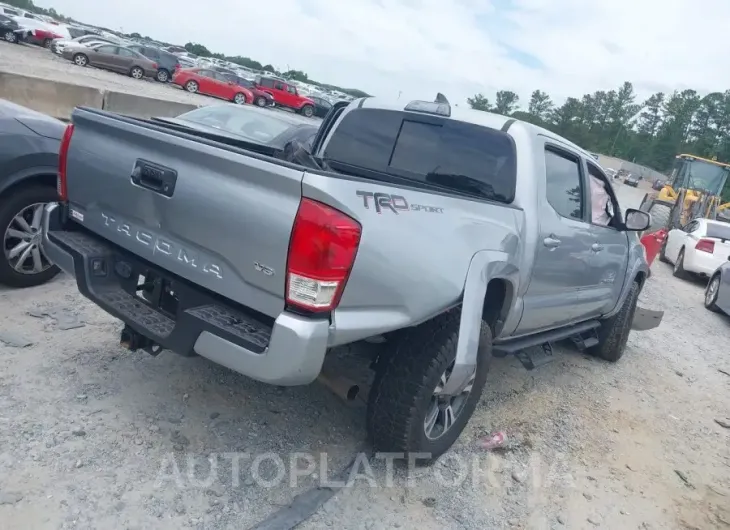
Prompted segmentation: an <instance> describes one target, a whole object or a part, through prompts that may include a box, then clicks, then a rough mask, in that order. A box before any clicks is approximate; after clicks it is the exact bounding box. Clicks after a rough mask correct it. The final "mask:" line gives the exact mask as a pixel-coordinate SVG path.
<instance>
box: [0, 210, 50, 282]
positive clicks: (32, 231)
mask: <svg viewBox="0 0 730 530" xmlns="http://www.w3.org/2000/svg"><path fill="white" fill-rule="evenodd" d="M44 207H45V203H35V204H31V205H29V206H26V207H25V208H23V209H22V210H21V211H20V212H19V213H18V214H17V215H16V216H15V217H13V219H12V220H11V221H10V224H9V225H8V226H7V228H6V229H5V233H4V235H3V250H4V253H5V259H7V260H8V263H9V264H10V266H11V267H12V268H13V270H15V271H16V272H18V273H20V274H38V273H41V272H43V271H46V270H48V269H49V268H50V267H51V266H52V264H51V261H50V260H49V259H48V257H47V256H46V254H45V252H44V251H43V247H42V246H41V241H42V234H41V221H42V219H43V208H44Z"/></svg>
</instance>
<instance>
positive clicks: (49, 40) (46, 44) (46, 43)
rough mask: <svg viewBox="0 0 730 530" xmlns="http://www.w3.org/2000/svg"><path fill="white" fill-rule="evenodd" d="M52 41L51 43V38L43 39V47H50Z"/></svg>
mask: <svg viewBox="0 0 730 530" xmlns="http://www.w3.org/2000/svg"><path fill="white" fill-rule="evenodd" d="M52 43H53V40H52V39H45V40H44V41H43V47H44V48H46V49H50V48H51V44H52Z"/></svg>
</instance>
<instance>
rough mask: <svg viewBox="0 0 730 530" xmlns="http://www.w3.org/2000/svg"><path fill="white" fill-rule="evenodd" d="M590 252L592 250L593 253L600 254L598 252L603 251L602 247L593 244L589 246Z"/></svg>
mask: <svg viewBox="0 0 730 530" xmlns="http://www.w3.org/2000/svg"><path fill="white" fill-rule="evenodd" d="M591 250H592V251H593V252H600V251H602V250H603V245H599V244H598V243H593V244H592V245H591Z"/></svg>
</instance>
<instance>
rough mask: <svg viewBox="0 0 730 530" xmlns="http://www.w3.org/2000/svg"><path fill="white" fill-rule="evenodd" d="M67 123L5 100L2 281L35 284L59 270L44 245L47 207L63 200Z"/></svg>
mask: <svg viewBox="0 0 730 530" xmlns="http://www.w3.org/2000/svg"><path fill="white" fill-rule="evenodd" d="M65 128H66V125H65V124H64V123H63V122H60V121H58V120H56V119H54V118H50V117H48V116H46V115H45V114H40V113H38V112H35V111H33V110H30V109H28V108H25V107H21V106H19V105H16V104H14V103H10V102H9V101H6V100H4V99H0V137H2V141H1V142H0V241H1V242H2V251H0V284H3V285H6V286H10V287H31V286H34V285H39V284H41V283H44V282H46V281H48V280H50V279H51V278H53V277H54V276H55V275H56V274H57V273H58V272H59V271H58V268H56V267H55V266H53V264H52V263H51V262H50V260H49V259H48V256H47V255H46V253H45V252H44V250H43V248H42V246H41V244H40V243H41V238H40V228H41V214H42V211H43V207H44V206H45V205H46V204H48V203H49V202H53V201H55V200H56V199H57V195H56V175H57V170H58V149H59V145H60V143H61V138H62V137H63V132H64V130H65Z"/></svg>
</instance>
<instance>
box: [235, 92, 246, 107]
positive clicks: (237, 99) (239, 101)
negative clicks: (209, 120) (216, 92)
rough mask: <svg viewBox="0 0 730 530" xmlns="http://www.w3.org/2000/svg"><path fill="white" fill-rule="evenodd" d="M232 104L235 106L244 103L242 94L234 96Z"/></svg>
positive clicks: (244, 99) (244, 96)
mask: <svg viewBox="0 0 730 530" xmlns="http://www.w3.org/2000/svg"><path fill="white" fill-rule="evenodd" d="M233 102H234V103H235V104H236V105H243V104H244V103H246V95H245V94H244V93H243V92H239V93H238V94H236V95H235V96H233Z"/></svg>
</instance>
